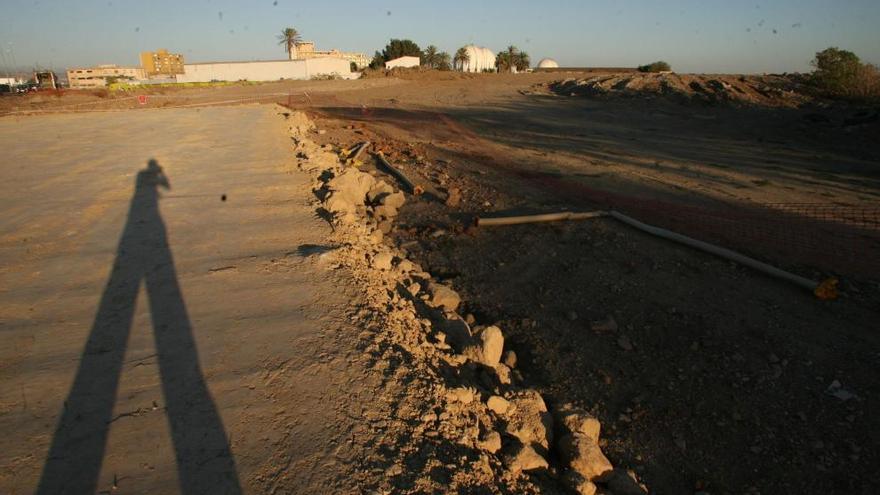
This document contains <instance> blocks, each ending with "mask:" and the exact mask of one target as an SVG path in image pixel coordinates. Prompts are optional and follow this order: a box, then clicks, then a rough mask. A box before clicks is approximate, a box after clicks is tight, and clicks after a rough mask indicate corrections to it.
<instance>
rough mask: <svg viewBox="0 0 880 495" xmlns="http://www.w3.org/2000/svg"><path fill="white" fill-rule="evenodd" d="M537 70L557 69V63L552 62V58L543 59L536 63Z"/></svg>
mask: <svg viewBox="0 0 880 495" xmlns="http://www.w3.org/2000/svg"><path fill="white" fill-rule="evenodd" d="M538 68H539V69H558V68H559V63H558V62H556V61H555V60H553V59H552V58H545V59H541V61H540V62H538Z"/></svg>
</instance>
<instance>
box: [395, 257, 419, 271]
mask: <svg viewBox="0 0 880 495" xmlns="http://www.w3.org/2000/svg"><path fill="white" fill-rule="evenodd" d="M415 268H416V265H415V263H413V262H412V261H410V260H400V263H398V264H397V269H398V270H399V271H400V273H409V272H411V271H413V270H415Z"/></svg>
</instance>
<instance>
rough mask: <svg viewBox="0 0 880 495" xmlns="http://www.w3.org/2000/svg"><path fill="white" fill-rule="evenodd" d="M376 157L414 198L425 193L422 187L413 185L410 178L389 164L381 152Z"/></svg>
mask: <svg viewBox="0 0 880 495" xmlns="http://www.w3.org/2000/svg"><path fill="white" fill-rule="evenodd" d="M374 155H375V156H376V158H378V159H379V161H380V162H381V163H382V165H384V166H385V168H386V169H388V172H390V173H391V175H393V176H395V177H397V179H398V180H400V182H402V183H403V184H404V185H405V186H406V187H407V188H408V189H409V192H410V193H411V194H413V195H414V196H418V195H420V194H422V193H423V192H425V190H424V189H423V188H422V186H417V185H415V184H413V182H412V181H410V180H409V178H407V176H406V175H404V174H403V172H401V171H400V170H397V169H396V168H394V167H393V166H392V165H391V164H390V163H389V162H388V160H387V159H386V158H385V155H383V154H382V152H381V151H379V152H377V153H374Z"/></svg>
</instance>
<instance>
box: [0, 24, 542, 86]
mask: <svg viewBox="0 0 880 495" xmlns="http://www.w3.org/2000/svg"><path fill="white" fill-rule="evenodd" d="M277 39H278V41H279V45H282V46H284V48H285V50H286V51H287V55H288V56H287V58H284V59H280V60H254V61H215V62H189V61H186V60H184V56H183V55H182V54H180V53H174V52H172V51H169V50H168V49H166V48H160V49H157V50H155V51H148V52H142V53H140V55H139V59H140V65H139V66H123V65H116V64H99V65H95V66H91V67H72V68H68V69H67V70H66V71H65V73H63V74H61V77H59V74H57V73H56V72H54V71H52V70H40V69H37V70H34V71H33V72H27V73H22V72H17V71H15V70H14V68H13V71H10V70H9V67H8V65H7V66H6V68H5V69H6V70H5V77H0V92H19V93H20V92H27V91H35V90H39V89H58V88H69V89H99V88H110V89H114V88H118V87H120V86H122V85H128V86H144V85H156V84H178V83H211V82H238V81H249V82H265V81H278V80H307V79H315V78H336V79H356V78H359V77H360V75H361V72H362V71H363V70H365V69H367V68H368V67H369V68H372V69H380V70H381V69H386V70H392V69H413V68H427V69H439V70H459V71H462V72H496V71H509V72H519V71H523V70H531V69H530V63H531V62H530V59H529V56H528V54H526V53H525V52H521V51H519V50H518V49H516V48H515V47H513V46H510V47H508V48H507V49H505V50H503V51H501V52H499V53H497V54H496V53H495V52H493V51H492V50H490V49H488V48H485V47H480V46H476V45H467V46H464V47H462V48H460V49H458V51H457V52H456V53H455V55H454V57H453V56H451V55H450V54H448V53H446V52H441V51H439V50H438V49H437V47H435V46H433V45H430V46H428V47H427V48H426V49H425V50H422V49H421V48H419V46H418V45H417V44H415V43H414V42H412V41H411V40H399V39H392V40H391V41H390V43H389V44H388V45H387V46H386V47H385V50H383V51H381V52H379V51H377V52H376V53H375V55H374V56H373V57H368V56H367V55H366V54H364V53H360V52H346V51H340V50H336V49H332V50H318V49H317V47H316V45H315V42H313V41H303V40H302V38H301V36H300V33H299V32H298V31H297V30H296V29H294V28H285V29H283V30H282V31H281V33H280V34H279V35H277ZM537 68H539V69H541V70H553V69H557V68H559V65H558V64H557V63H556V61H555V60H552V59H542V60H541V61H540V62H539V63H538V64H537Z"/></svg>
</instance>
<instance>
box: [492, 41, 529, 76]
mask: <svg viewBox="0 0 880 495" xmlns="http://www.w3.org/2000/svg"><path fill="white" fill-rule="evenodd" d="M531 63H532V61H531V58H530V57H529V54H528V53H526V52H521V51H519V49H518V48H517V47H515V46H513V45H511V46H509V47H507V50H505V51H503V52H499V53H498V56H496V57H495V66H496V67H497V68H498V72H513V71H514V70H517V71H520V72H521V71H524V70H526V69H528V68H529V66H531Z"/></svg>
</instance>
